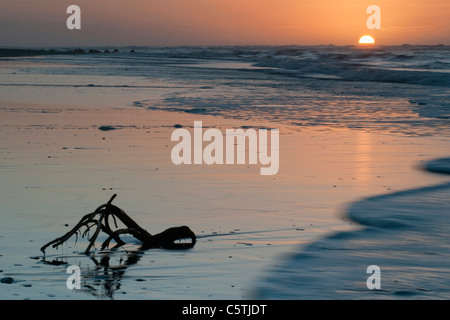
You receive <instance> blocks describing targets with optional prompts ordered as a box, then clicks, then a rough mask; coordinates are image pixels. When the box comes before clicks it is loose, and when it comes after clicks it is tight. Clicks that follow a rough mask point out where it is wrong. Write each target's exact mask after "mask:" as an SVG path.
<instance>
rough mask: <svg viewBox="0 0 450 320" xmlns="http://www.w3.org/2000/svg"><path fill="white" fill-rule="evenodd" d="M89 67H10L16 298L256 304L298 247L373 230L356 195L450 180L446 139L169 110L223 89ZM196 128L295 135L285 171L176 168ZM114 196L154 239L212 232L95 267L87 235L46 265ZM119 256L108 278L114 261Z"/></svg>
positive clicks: (7, 159)
mask: <svg viewBox="0 0 450 320" xmlns="http://www.w3.org/2000/svg"><path fill="white" fill-rule="evenodd" d="M49 66H50V67H51V66H53V67H55V68H56V69H58V68H60V67H61V68H66V69H61V70H62V71H61V70H59V69H58V72H68V73H69V74H70V75H64V74H59V73H58V72H55V71H54V70H53V69H52V70H51V71H48V70H49V69H48V68H49ZM72 68H73V70H72ZM77 68H81V71H80V73H79V74H78V73H77V72H78V71H77ZM83 68H84V67H80V66H74V65H71V64H70V63H68V62H64V61H47V62H45V61H44V62H43V61H26V62H25V63H23V62H22V61H3V62H2V63H1V64H0V71H1V73H2V83H3V84H5V85H2V86H1V87H0V91H1V94H2V101H0V137H1V141H2V145H1V148H0V155H1V157H0V160H1V161H2V163H1V164H0V170H1V174H2V183H1V184H0V189H1V193H0V202H1V203H2V212H1V216H2V224H1V226H0V239H1V241H2V248H1V252H0V255H1V256H0V270H2V271H1V273H0V278H1V279H3V278H11V279H12V281H11V283H9V282H10V281H9V280H8V281H7V280H5V283H1V284H0V286H1V291H0V297H1V298H2V299H19V300H22V299H155V300H161V299H252V298H254V297H255V295H254V294H255V292H254V289H255V288H257V287H258V288H259V287H260V284H261V283H260V282H261V279H265V278H266V277H267V276H268V274H267V272H268V271H269V270H273V269H274V268H275V270H276V269H277V267H278V266H279V265H282V264H283V261H285V258H286V257H287V256H288V255H289V254H290V253H293V252H294V253H295V252H301V251H302V250H303V249H305V248H306V247H307V246H308V245H310V244H312V243H314V242H315V241H317V240H320V239H323V238H324V237H327V236H329V235H330V234H333V233H336V232H340V231H351V230H355V229H356V230H359V229H360V228H361V226H360V225H358V224H356V223H355V222H354V221H352V220H351V219H349V218H348V209H349V207H350V206H351V205H352V204H353V203H354V202H355V201H358V200H360V199H365V198H367V197H371V196H374V195H382V194H390V193H394V192H397V191H400V190H405V189H410V188H413V187H421V186H428V185H433V184H438V183H444V182H446V181H447V180H448V178H447V177H446V176H443V175H438V174H430V173H429V172H425V171H424V170H422V169H421V166H422V165H424V164H425V163H427V162H428V161H430V160H433V159H436V158H442V157H446V156H448V154H447V153H446V152H447V149H448V139H446V137H445V136H439V135H436V136H434V135H428V134H426V135H422V136H420V135H419V136H415V135H413V136H408V135H402V134H389V133H379V132H369V131H370V130H365V129H364V128H354V129H348V128H345V127H332V126H331V127H330V126H328V125H313V126H299V125H288V124H283V123H279V122H276V121H256V120H251V116H249V115H247V116H246V117H247V118H250V119H242V120H239V119H231V118H230V117H219V116H214V115H205V114H201V113H193V112H189V111H190V109H189V110H187V111H185V112H183V111H181V112H180V111H179V112H173V111H165V110H164V104H163V103H162V101H163V100H164V99H165V100H166V101H167V100H170V101H174V97H176V96H177V95H179V93H180V92H181V94H185V93H186V92H187V93H188V94H191V93H193V95H194V97H196V96H197V95H198V96H199V97H196V99H197V100H194V101H200V102H202V103H203V100H202V99H201V98H202V95H201V94H202V93H203V92H204V91H200V93H199V92H197V90H199V88H198V87H199V86H201V88H200V89H201V90H211V87H210V86H208V87H206V86H204V85H203V84H202V83H195V84H194V85H192V83H190V82H188V83H187V84H186V83H184V82H183V81H186V80H183V81H181V80H178V78H177V79H176V80H174V78H171V77H167V79H166V78H151V77H150V80H149V79H148V78H143V79H141V78H139V77H130V76H127V77H119V76H115V75H108V76H104V75H102V76H98V75H92V74H91V73H89V76H85V75H84V74H83V70H84V69H83ZM89 68H91V67H90V66H89ZM89 68H88V69H89ZM170 68H171V67H170ZM170 68H169V70H172V69H170ZM89 70H90V69H89ZM164 70H165V69H164ZM190 71H191V70H190ZM72 72H73V74H72ZM102 72H103V71H102ZM157 72H159V70H157ZM157 72H156V71H155V74H157ZM205 72H206V74H208V76H209V73H208V72H209V71H208V70H206V71H205ZM214 72H215V73H219V74H220V73H221V72H222V73H223V74H224V78H225V79H226V77H231V76H233V77H240V76H244V75H246V74H245V73H243V71H230V70H220V71H217V70H214ZM234 72H238V73H237V74H234ZM36 75H38V76H36ZM11 76H14V78H11ZM252 76H254V74H253V73H252ZM199 77H200V76H199ZM267 77H268V79H270V81H275V80H273V79H272V78H271V77H272V76H270V75H269V76H267V75H264V74H258V76H257V77H256V76H255V78H257V81H262V82H263V83H265V81H266V78H267ZM200 78H201V77H200ZM12 79H14V81H13V80H12ZM183 79H184V78H183ZM277 79H278V78H277ZM253 80H254V79H253ZM222 81H223V80H222V78H220V81H219V83H218V84H217V87H218V88H219V89H220V90H222V89H221V88H222V87H220V86H221V85H224V84H223V82H222ZM226 81H228V80H226ZM255 81H256V80H255ZM277 81H278V80H277ZM205 82H207V81H205ZM124 83H126V85H124ZM129 83H132V84H133V85H132V86H128V84H129ZM250 87H251V90H253V87H252V86H250ZM255 87H256V85H255ZM230 88H231V90H238V89H239V90H238V91H237V94H239V93H241V91H240V88H238V89H236V87H234V86H230ZM246 89H247V88H246ZM262 90H265V87H264V86H263V87H262ZM247 93H248V92H247ZM210 94H212V95H214V91H212V92H211V93H210ZM257 94H258V92H257ZM229 98H230V97H228V99H229ZM270 99H271V101H276V100H275V97H271V98H270ZM144 100H145V101H146V104H145V107H144V106H142V105H141V107H138V105H139V104H136V102H137V101H144ZM181 101H183V99H181ZM187 101H189V100H187ZM155 107H159V108H160V109H161V110H155ZM181 110H182V109H181ZM195 121H202V124H203V127H204V128H205V129H206V128H216V129H219V130H220V131H221V132H223V133H224V132H225V130H226V129H238V128H242V129H248V128H254V129H256V130H258V129H260V128H265V129H267V128H275V129H279V130H280V147H279V157H280V159H279V160H280V163H279V171H278V173H277V174H276V175H273V176H271V175H268V176H263V175H261V174H260V168H261V167H262V166H261V164H256V165H254V164H248V163H247V164H243V165H225V164H224V165H218V164H216V165H206V164H202V165H179V166H177V165H175V164H174V163H173V162H172V160H171V150H172V148H173V147H174V145H175V144H176V142H173V141H171V134H172V133H173V131H174V130H176V129H179V128H184V129H187V130H189V131H190V132H192V131H193V130H194V128H193V127H194V122H195ZM204 145H206V143H205V144H204ZM113 194H117V195H118V196H117V198H116V199H115V200H114V204H115V205H117V206H119V207H120V208H122V209H124V210H125V211H126V212H127V213H128V214H129V215H130V216H131V217H132V218H133V219H135V220H136V221H137V222H138V223H139V224H140V225H141V226H143V227H144V228H145V229H147V231H149V232H150V233H152V234H153V233H158V232H161V231H163V230H164V229H166V228H169V227H173V226H180V225H187V226H189V227H190V228H191V229H192V230H193V231H194V232H195V233H196V234H197V235H198V237H199V239H198V242H197V244H196V246H195V248H193V249H191V250H187V251H168V250H163V249H152V250H148V251H145V252H140V251H139V249H138V248H139V244H138V243H136V241H135V240H134V239H133V238H132V237H125V239H126V242H127V245H126V246H124V247H123V248H121V249H120V250H117V251H108V252H99V251H98V250H97V251H95V254H94V255H93V256H90V257H87V256H84V255H83V254H82V252H83V251H84V249H85V248H86V244H87V242H86V240H83V239H78V242H77V243H76V245H75V241H73V242H71V243H68V244H67V245H65V246H63V247H62V248H60V250H58V251H56V250H53V251H50V250H49V251H48V252H47V256H46V259H47V260H48V261H50V262H53V261H56V262H54V263H53V264H47V263H46V261H44V260H42V253H41V252H40V251H39V248H40V247H41V246H42V245H44V244H45V243H47V242H48V241H50V240H52V239H54V238H56V237H59V236H61V235H62V234H64V233H65V232H67V231H68V230H69V229H68V228H69V227H71V226H74V224H75V223H77V222H78V221H79V219H80V218H81V217H82V216H83V215H84V214H87V213H89V212H92V211H93V210H94V209H95V208H96V207H97V206H99V205H101V204H102V203H105V202H106V201H107V200H109V199H110V198H111V196H112V195H113ZM106 260H107V261H109V264H108V268H107V270H106V271H108V272H107V273H106V274H105V273H104V271H105V270H104V267H105V265H104V264H101V263H99V262H100V261H106ZM48 261H47V262H48ZM69 265H79V266H80V267H81V274H82V277H83V284H84V286H83V288H84V290H81V292H79V291H77V290H70V289H68V288H67V286H66V280H67V278H68V276H69V275H68V274H67V272H66V270H67V267H68V266H69ZM323 281H326V280H325V279H323ZM212 284H213V285H212ZM303 290H305V291H304V292H306V293H307V292H308V288H307V287H306V288H303ZM256 296H258V294H256ZM289 298H294V299H295V296H290V297H289ZM335 298H338V297H337V296H335Z"/></svg>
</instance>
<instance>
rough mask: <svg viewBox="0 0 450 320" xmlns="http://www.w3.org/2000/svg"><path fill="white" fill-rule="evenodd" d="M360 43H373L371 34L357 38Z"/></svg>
mask: <svg viewBox="0 0 450 320" xmlns="http://www.w3.org/2000/svg"><path fill="white" fill-rule="evenodd" d="M359 43H360V44H374V43H375V40H374V39H373V38H372V37H371V36H367V35H365V36H362V37H361V39H359Z"/></svg>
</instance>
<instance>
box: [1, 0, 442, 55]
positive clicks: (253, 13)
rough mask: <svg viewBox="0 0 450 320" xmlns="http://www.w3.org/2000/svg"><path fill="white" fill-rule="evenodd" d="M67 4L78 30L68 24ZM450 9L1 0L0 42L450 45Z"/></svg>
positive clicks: (435, 4)
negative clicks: (377, 15)
mask: <svg viewBox="0 0 450 320" xmlns="http://www.w3.org/2000/svg"><path fill="white" fill-rule="evenodd" d="M70 5H77V6H79V7H80V9H81V29H80V30H68V29H67V26H66V20H67V19H68V18H69V16H70V14H67V13H66V10H67V7H68V6H70ZM370 5H377V6H379V7H380V9H381V29H379V30H369V29H368V28H367V26H366V21H367V19H368V18H369V16H370V14H367V12H366V9H367V7H369V6H370ZM449 15H450V0H71V1H68V0H2V1H1V2H0V46H2V47H5V46H15V47H59V46H65V47H68V46H73V47H77V46H129V45H149V46H176V45H321V44H334V45H352V44H357V43H358V40H359V38H360V37H361V36H363V35H365V34H369V35H371V36H373V37H374V38H375V41H376V43H377V44H381V45H400V44H406V43H409V44H447V45H450V37H449V34H450V22H449V21H450V17H449Z"/></svg>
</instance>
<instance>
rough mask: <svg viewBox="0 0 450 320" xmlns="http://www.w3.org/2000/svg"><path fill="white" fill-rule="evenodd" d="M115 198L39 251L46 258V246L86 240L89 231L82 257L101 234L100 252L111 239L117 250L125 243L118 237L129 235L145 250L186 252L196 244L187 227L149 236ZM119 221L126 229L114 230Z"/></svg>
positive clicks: (55, 246) (192, 234) (193, 235)
mask: <svg viewBox="0 0 450 320" xmlns="http://www.w3.org/2000/svg"><path fill="white" fill-rule="evenodd" d="M115 197H116V194H114V195H113V196H112V197H111V199H110V200H109V201H108V202H107V203H106V204H103V205H101V206H100V207H98V208H97V209H96V210H95V211H94V212H92V213H89V214H87V215H85V216H84V217H83V218H81V220H80V222H78V224H77V225H76V226H75V227H74V228H73V229H72V230H70V231H69V232H67V233H66V234H65V235H63V236H61V237H59V238H56V239H55V240H53V241H50V242H49V243H47V244H45V245H44V246H42V248H41V251H42V252H43V253H44V255H45V249H46V248H47V247H49V246H52V247H53V248H57V247H59V246H60V245H62V244H63V243H64V242H66V241H67V240H69V238H71V237H72V236H73V235H75V236H76V237H77V238H78V234H79V233H80V234H81V236H82V237H85V236H86V235H87V234H88V233H89V232H90V230H91V229H92V228H95V231H94V234H93V235H92V237H91V238H90V239H89V244H88V247H87V248H86V250H85V252H84V253H85V254H89V252H90V250H91V248H92V247H93V246H94V244H95V240H97V237H98V235H99V234H100V232H101V231H103V232H104V233H106V234H107V235H108V236H109V237H108V238H107V239H106V240H105V241H104V242H103V244H102V249H105V248H107V247H108V246H109V244H110V242H111V240H114V241H115V242H116V246H115V247H120V246H122V245H124V244H125V242H123V241H122V239H120V237H119V236H120V235H121V234H125V233H127V234H131V235H132V236H133V237H135V238H136V239H138V240H139V241H141V242H142V247H143V248H145V249H151V248H165V249H188V248H192V247H193V246H194V245H195V243H196V236H195V234H194V233H193V232H192V231H191V229H189V228H188V227H186V226H181V227H175V228H169V229H167V230H165V231H163V232H161V233H159V234H156V235H151V234H150V233H148V232H147V231H146V230H145V229H143V228H142V227H140V226H139V225H138V224H137V223H136V222H135V221H134V220H133V219H131V218H130V217H129V216H128V215H127V214H126V213H125V211H123V210H122V209H120V208H119V207H116V206H114V205H112V204H111V203H112V201H113V200H114V198H115ZM110 218H112V220H113V222H114V226H115V228H116V230H112V229H111V226H110ZM116 219H119V220H120V221H121V222H122V223H123V224H124V225H125V226H126V227H127V228H124V229H117V228H118V227H117V220H116ZM83 227H84V228H86V229H85V230H84V232H81V229H82V228H83ZM184 239H189V240H190V242H181V240H184Z"/></svg>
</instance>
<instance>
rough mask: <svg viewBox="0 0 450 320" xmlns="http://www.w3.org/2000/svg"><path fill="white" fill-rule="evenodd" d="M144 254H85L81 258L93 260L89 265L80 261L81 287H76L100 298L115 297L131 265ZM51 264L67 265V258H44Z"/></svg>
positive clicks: (134, 252)
mask: <svg viewBox="0 0 450 320" xmlns="http://www.w3.org/2000/svg"><path fill="white" fill-rule="evenodd" d="M143 255H144V251H141V250H136V251H120V252H119V251H115V250H110V251H103V252H99V253H98V254H96V255H95V254H91V255H90V256H89V257H86V256H83V257H80V258H81V259H89V260H90V261H92V262H93V264H92V263H90V264H89V265H87V266H83V263H81V261H80V262H79V263H80V269H81V289H74V290H76V291H78V292H79V293H85V294H89V295H92V296H94V297H96V298H100V299H114V296H115V294H117V293H120V292H121V291H120V290H121V286H122V279H123V278H124V276H125V273H126V270H127V269H128V267H129V266H132V265H134V264H136V263H137V262H138V261H139V260H140V259H141V258H142V256H143ZM42 261H43V263H45V264H49V265H67V266H69V265H70V263H69V262H68V259H67V258H56V259H53V260H45V258H44V259H43V260H42Z"/></svg>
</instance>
